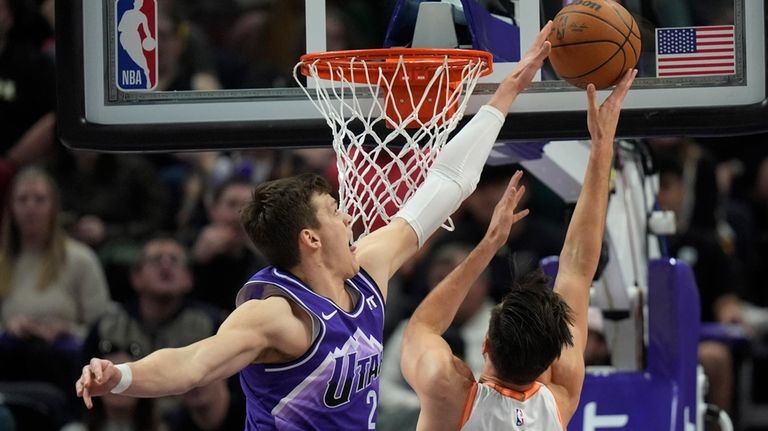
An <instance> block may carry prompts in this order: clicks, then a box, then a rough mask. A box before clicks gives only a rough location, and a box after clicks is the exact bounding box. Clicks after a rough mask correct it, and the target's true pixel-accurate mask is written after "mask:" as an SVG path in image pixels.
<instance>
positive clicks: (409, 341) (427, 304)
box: [400, 171, 528, 398]
mask: <svg viewBox="0 0 768 431" xmlns="http://www.w3.org/2000/svg"><path fill="white" fill-rule="evenodd" d="M522 175H523V174H522V172H521V171H518V172H516V173H515V175H514V176H513V177H512V179H511V180H510V182H509V185H507V190H506V191H505V192H504V195H503V196H502V198H501V200H500V201H499V203H498V204H496V208H495V209H494V212H493V217H492V218H491V222H490V225H489V227H488V230H487V232H486V234H485V237H484V238H483V239H482V240H481V241H480V243H479V244H478V245H477V246H476V247H475V248H474V249H473V250H472V252H470V254H469V255H468V256H467V257H466V259H464V261H463V262H462V263H461V264H459V266H457V267H456V268H455V269H454V270H453V271H452V272H451V273H450V274H448V276H447V277H445V279H443V280H442V281H441V282H440V283H439V284H438V285H437V286H436V287H435V288H434V289H432V291H431V292H430V293H429V295H427V297H426V298H425V299H424V300H423V301H422V302H421V304H420V305H419V306H418V307H417V308H416V311H414V313H413V316H411V318H410V320H409V321H408V325H407V326H406V329H405V334H404V336H403V346H402V357H401V361H400V364H401V368H402V371H403V376H404V377H405V379H406V380H407V381H408V383H409V384H410V385H411V387H413V388H414V390H415V391H416V392H417V393H419V394H420V397H421V398H424V395H425V394H427V393H429V392H430V391H435V390H437V391H438V393H440V391H441V388H440V385H439V382H437V380H440V377H444V375H443V371H444V370H443V369H440V368H441V367H442V368H444V367H451V366H452V361H451V360H446V359H451V358H452V356H453V355H452V354H451V350H450V348H449V347H448V345H447V343H445V342H444V341H443V339H442V338H441V335H442V334H443V332H445V330H446V329H448V326H449V325H450V324H451V321H453V318H454V317H455V316H456V311H457V310H458V308H459V306H460V305H461V303H462V302H463V301H464V297H465V296H466V295H467V292H468V291H469V289H470V288H471V286H472V284H473V283H474V282H475V280H477V278H478V277H479V276H480V274H481V273H482V272H483V271H484V270H485V268H486V267H487V266H488V263H489V262H490V261H491V258H493V256H494V255H495V254H496V252H497V251H498V250H499V248H500V247H501V246H503V245H504V244H505V243H506V241H507V238H508V237H509V230H510V229H511V228H512V225H513V224H514V223H516V222H518V221H519V220H521V219H522V218H523V217H525V216H526V215H528V210H527V209H525V210H522V211H515V208H516V207H517V204H518V203H519V202H520V199H521V198H522V196H523V194H524V193H525V187H520V188H518V184H519V182H520V178H521V177H522Z"/></svg>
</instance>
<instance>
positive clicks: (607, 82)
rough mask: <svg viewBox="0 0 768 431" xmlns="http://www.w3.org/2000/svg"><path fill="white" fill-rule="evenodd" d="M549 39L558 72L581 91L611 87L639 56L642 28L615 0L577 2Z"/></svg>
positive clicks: (566, 9)
mask: <svg viewBox="0 0 768 431" xmlns="http://www.w3.org/2000/svg"><path fill="white" fill-rule="evenodd" d="M548 40H549V42H550V43H551V44H552V52H551V53H550V54H549V60H550V62H551V63H552V67H553V68H554V69H555V72H557V74H558V76H560V78H562V79H564V80H566V81H568V82H570V83H571V84H573V85H575V86H577V87H579V88H586V87H587V84H589V83H592V84H595V87H597V88H598V89H601V88H607V87H610V86H611V85H613V84H614V83H616V81H618V80H619V78H621V76H622V75H623V74H624V72H625V71H626V70H627V69H630V68H632V67H634V66H635V65H636V64H637V60H638V58H639V57H640V29H639V28H638V26H637V23H636V22H635V20H634V18H632V15H631V14H630V13H629V12H627V10H626V9H624V8H623V7H622V6H621V5H620V4H618V3H616V2H615V1H613V0H576V1H574V2H573V3H571V4H569V5H568V6H566V7H564V8H563V9H561V10H560V12H558V14H557V15H556V16H555V19H554V28H553V30H552V33H550V35H549V37H548Z"/></svg>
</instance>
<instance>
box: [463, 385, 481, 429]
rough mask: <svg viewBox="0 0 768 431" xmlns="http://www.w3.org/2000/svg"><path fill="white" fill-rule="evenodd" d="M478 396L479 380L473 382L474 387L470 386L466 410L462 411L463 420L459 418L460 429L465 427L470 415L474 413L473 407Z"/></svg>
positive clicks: (465, 402)
mask: <svg viewBox="0 0 768 431" xmlns="http://www.w3.org/2000/svg"><path fill="white" fill-rule="evenodd" d="M476 396H477V382H472V387H471V388H469V392H468V393H467V399H466V400H465V401H464V411H463V412H462V413H461V420H459V429H462V428H464V424H466V423H467V421H468V420H469V417H470V416H471V415H472V409H473V408H474V407H475V397H476Z"/></svg>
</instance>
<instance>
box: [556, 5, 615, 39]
mask: <svg viewBox="0 0 768 431" xmlns="http://www.w3.org/2000/svg"><path fill="white" fill-rule="evenodd" d="M570 14H575V15H585V16H588V17H592V18H594V19H596V20H598V21H602V22H604V23H606V24H608V25H609V26H610V27H611V28H612V29H614V30H616V31H617V32H618V33H619V34H620V35H622V36H624V37H626V35H625V34H624V33H623V32H622V31H621V29H620V28H618V27H616V26H615V25H613V23H612V22H610V21H608V20H607V19H605V18H602V17H600V16H598V15H593V14H591V13H586V12H581V11H577V10H574V11H570V10H569V11H567V12H565V13H564V14H563V15H570Z"/></svg>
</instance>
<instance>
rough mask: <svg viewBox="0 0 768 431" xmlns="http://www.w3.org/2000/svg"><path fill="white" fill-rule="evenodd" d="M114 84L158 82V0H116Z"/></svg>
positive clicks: (138, 87) (138, 86) (135, 87)
mask: <svg viewBox="0 0 768 431" xmlns="http://www.w3.org/2000/svg"><path fill="white" fill-rule="evenodd" d="M115 32H116V34H115V40H116V45H117V46H116V49H115V53H116V55H115V62H116V63H117V64H116V65H115V66H116V67H115V70H116V71H117V76H116V77H115V78H116V82H117V88H119V89H121V90H123V91H147V90H152V89H154V88H155V87H156V86H157V0H115Z"/></svg>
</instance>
